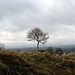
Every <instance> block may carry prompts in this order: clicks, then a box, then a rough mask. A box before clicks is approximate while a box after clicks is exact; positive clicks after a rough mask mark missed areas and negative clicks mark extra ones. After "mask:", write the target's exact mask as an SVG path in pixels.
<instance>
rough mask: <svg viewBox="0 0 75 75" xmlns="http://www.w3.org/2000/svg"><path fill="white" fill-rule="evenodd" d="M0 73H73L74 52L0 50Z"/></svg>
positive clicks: (38, 74)
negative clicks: (57, 53) (52, 53)
mask: <svg viewBox="0 0 75 75" xmlns="http://www.w3.org/2000/svg"><path fill="white" fill-rule="evenodd" d="M0 75H75V53H70V54H63V55H62V56H59V55H53V56H52V55H50V54H49V53H47V52H33V51H28V52H13V51H8V50H5V51H0Z"/></svg>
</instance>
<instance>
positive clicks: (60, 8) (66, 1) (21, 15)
mask: <svg viewBox="0 0 75 75" xmlns="http://www.w3.org/2000/svg"><path fill="white" fill-rule="evenodd" d="M74 10H75V1H74V0H0V42H1V43H4V44H5V46H6V47H10V46H11V47H15V46H16V47H17V46H26V47H31V46H33V47H36V46H35V44H36V42H30V41H27V40H28V39H27V38H26V34H27V31H28V30H30V29H31V28H35V27H39V28H40V29H41V30H42V31H44V32H47V33H48V35H49V37H50V38H49V39H48V42H47V43H46V44H44V45H41V46H49V45H50V46H56V45H73V44H75V11H74Z"/></svg>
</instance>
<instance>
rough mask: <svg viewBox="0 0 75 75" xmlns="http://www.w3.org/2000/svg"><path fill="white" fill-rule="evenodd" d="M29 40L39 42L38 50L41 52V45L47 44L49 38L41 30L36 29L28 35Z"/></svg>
mask: <svg viewBox="0 0 75 75" xmlns="http://www.w3.org/2000/svg"><path fill="white" fill-rule="evenodd" d="M27 38H28V39H29V40H28V41H37V50H39V43H42V44H44V43H46V42H47V39H48V38H49V36H48V35H47V33H44V32H43V31H42V30H41V29H39V28H34V29H31V30H30V31H29V32H28V33H27Z"/></svg>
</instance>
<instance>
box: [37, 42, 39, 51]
mask: <svg viewBox="0 0 75 75" xmlns="http://www.w3.org/2000/svg"><path fill="white" fill-rule="evenodd" d="M37 51H39V41H38V42H37Z"/></svg>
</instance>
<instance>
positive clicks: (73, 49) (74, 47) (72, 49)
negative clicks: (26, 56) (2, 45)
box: [10, 45, 75, 53]
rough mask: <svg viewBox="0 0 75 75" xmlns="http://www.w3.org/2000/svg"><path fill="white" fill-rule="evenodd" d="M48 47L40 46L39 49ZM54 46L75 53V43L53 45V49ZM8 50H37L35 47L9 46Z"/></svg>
mask: <svg viewBox="0 0 75 75" xmlns="http://www.w3.org/2000/svg"><path fill="white" fill-rule="evenodd" d="M47 48H48V47H41V48H40V50H46V49H47ZM56 48H61V49H62V50H63V51H64V52H66V53H70V52H74V53H75V45H66V46H53V49H54V51H55V50H56ZM10 50H13V51H16V52H19V51H30V50H33V51H37V49H36V47H27V48H10Z"/></svg>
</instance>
